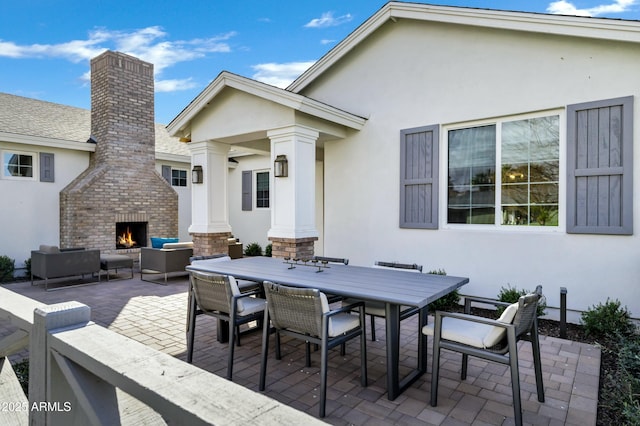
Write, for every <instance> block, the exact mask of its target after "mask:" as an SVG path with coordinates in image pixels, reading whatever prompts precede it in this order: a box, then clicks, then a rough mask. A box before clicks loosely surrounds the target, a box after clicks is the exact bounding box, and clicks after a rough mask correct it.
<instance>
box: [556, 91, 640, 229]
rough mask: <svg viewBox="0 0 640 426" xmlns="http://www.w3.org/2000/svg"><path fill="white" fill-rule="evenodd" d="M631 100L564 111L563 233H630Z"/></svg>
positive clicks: (609, 101)
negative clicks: (565, 150)
mask: <svg viewBox="0 0 640 426" xmlns="http://www.w3.org/2000/svg"><path fill="white" fill-rule="evenodd" d="M632 183H633V96H628V97H624V98H617V99H609V100H603V101H597V102H589V103H584V104H577V105H569V106H567V232H568V233H575V234H618V235H631V234H633V204H632V203H633V192H632Z"/></svg>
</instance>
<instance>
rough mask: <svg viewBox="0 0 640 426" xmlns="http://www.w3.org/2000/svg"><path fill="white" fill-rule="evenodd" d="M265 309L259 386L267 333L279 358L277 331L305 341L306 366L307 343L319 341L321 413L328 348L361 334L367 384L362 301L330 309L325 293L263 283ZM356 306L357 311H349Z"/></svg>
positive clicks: (364, 383) (263, 376)
mask: <svg viewBox="0 0 640 426" xmlns="http://www.w3.org/2000/svg"><path fill="white" fill-rule="evenodd" d="M264 292H265V295H266V298H267V309H266V310H265V313H264V322H263V327H264V331H263V335H262V361H261V363H260V386H259V389H260V390H261V391H263V390H264V389H265V383H266V372H267V357H268V352H269V336H270V334H271V332H275V334H276V339H275V340H276V348H275V349H276V359H278V360H279V359H281V352H280V335H281V334H283V335H287V336H291V337H294V338H296V339H300V340H303V341H305V352H306V357H305V358H306V363H305V364H306V366H307V367H310V366H311V351H310V344H311V343H317V344H319V345H320V353H321V355H320V417H324V416H325V411H326V398H327V367H328V363H329V349H331V348H334V347H336V346H338V345H341V346H343V348H344V344H345V342H347V341H348V340H351V339H353V338H355V337H358V336H360V363H361V364H360V383H361V384H362V386H363V387H364V386H367V346H366V345H367V344H366V340H367V338H366V335H365V334H366V333H365V320H364V318H365V317H364V304H363V303H362V302H358V303H356V304H355V305H350V306H346V307H344V308H340V309H335V310H330V308H329V303H328V302H327V298H326V295H325V294H324V293H322V292H320V291H318V290H316V289H304V288H294V287H287V286H283V285H279V284H275V283H272V282H265V283H264ZM354 310H358V314H357V315H356V314H354V313H351V311H354Z"/></svg>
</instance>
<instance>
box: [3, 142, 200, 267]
mask: <svg viewBox="0 0 640 426" xmlns="http://www.w3.org/2000/svg"><path fill="white" fill-rule="evenodd" d="M4 150H9V151H18V152H24V153H29V154H33V156H34V159H35V161H36V170H34V172H35V176H36V177H35V178H34V179H31V180H16V179H7V178H5V177H4V176H2V172H0V194H1V195H2V200H1V201H0V235H1V236H0V255H6V256H9V257H10V258H12V259H14V260H15V264H16V268H21V267H23V266H24V261H25V260H26V259H29V258H30V257H31V250H36V249H38V247H39V246H40V245H41V244H47V245H59V244H60V191H61V190H62V189H63V188H64V187H66V186H67V185H68V184H69V183H70V182H71V181H72V180H73V179H75V178H76V177H77V176H78V175H79V174H80V173H82V172H83V171H84V170H85V169H86V168H87V167H88V166H89V155H90V154H89V152H87V151H76V150H72V149H63V148H52V147H49V146H39V145H29V144H16V143H8V142H1V141H0V152H1V151H4ZM40 152H47V153H53V154H54V156H55V157H54V158H55V160H54V161H55V181H54V182H40V179H39V176H40V175H39V164H37V162H38V161H39V153H40ZM0 159H1V157H0ZM162 164H166V165H170V166H171V167H173V168H177V169H184V170H187V181H188V182H187V187H173V188H174V189H175V190H176V192H178V209H179V211H178V218H179V231H180V232H179V238H180V239H181V240H183V241H190V240H191V237H190V235H189V232H188V227H189V225H190V223H191V191H190V189H191V182H190V179H191V174H190V170H189V169H190V164H189V163H181V162H177V161H163V162H158V163H157V164H156V168H157V170H158V173H161V170H162Z"/></svg>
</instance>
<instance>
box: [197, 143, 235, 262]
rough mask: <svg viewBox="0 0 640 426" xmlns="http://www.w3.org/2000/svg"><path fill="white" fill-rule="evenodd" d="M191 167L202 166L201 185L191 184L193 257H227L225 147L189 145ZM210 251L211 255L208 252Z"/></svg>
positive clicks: (219, 145) (204, 144)
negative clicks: (225, 254)
mask: <svg viewBox="0 0 640 426" xmlns="http://www.w3.org/2000/svg"><path fill="white" fill-rule="evenodd" d="M189 150H190V151H191V166H192V167H193V166H202V171H203V182H202V183H201V184H199V183H192V184H191V226H189V234H191V236H192V238H193V243H194V247H193V252H194V255H198V256H201V255H211V254H217V253H227V252H228V246H227V238H228V237H229V236H230V235H231V225H229V202H228V195H227V192H228V188H227V179H228V173H229V171H228V168H229V165H228V161H229V160H228V154H229V145H227V144H224V143H220V142H213V141H201V142H190V143H189ZM212 250H213V251H212Z"/></svg>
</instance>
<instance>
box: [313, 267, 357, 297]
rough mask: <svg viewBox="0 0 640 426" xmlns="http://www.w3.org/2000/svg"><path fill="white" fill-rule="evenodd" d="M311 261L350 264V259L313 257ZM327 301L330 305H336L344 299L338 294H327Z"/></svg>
mask: <svg viewBox="0 0 640 426" xmlns="http://www.w3.org/2000/svg"><path fill="white" fill-rule="evenodd" d="M311 260H316V261H318V262H322V263H334V264H337V265H348V264H349V259H347V258H346V257H328V256H313V257H312V258H311ZM327 299H328V300H329V303H335V302H340V301H341V300H342V299H344V298H343V297H342V296H339V295H337V294H327Z"/></svg>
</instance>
